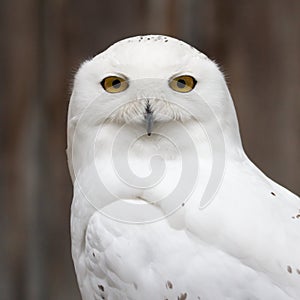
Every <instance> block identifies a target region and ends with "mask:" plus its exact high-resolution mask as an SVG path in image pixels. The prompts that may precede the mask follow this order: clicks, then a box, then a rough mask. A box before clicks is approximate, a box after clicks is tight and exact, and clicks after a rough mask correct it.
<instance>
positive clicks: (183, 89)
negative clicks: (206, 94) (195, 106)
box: [169, 75, 197, 93]
mask: <svg viewBox="0 0 300 300" xmlns="http://www.w3.org/2000/svg"><path fill="white" fill-rule="evenodd" d="M196 83H197V81H196V79H195V78H194V77H192V76H189V75H182V76H178V77H176V78H172V79H171V80H170V82H169V86H170V88H171V89H172V90H174V91H176V92H180V93H188V92H190V91H191V90H192V89H193V88H194V87H195V85H196Z"/></svg>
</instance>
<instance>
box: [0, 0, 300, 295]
mask: <svg viewBox="0 0 300 300" xmlns="http://www.w3.org/2000/svg"><path fill="white" fill-rule="evenodd" d="M0 24H1V26H0V34H1V39H0V43H1V48H0V62H1V72H0V77H1V80H0V95H1V98H0V99H1V104H0V105H1V106H0V125H1V127H0V128H1V129H0V130H1V131H0V150H1V152H0V164H1V168H0V199H1V201H0V211H1V217H0V234H1V241H2V242H1V243H0V298H1V299H2V300H7V299H9V300H19V299H22V300H37V299H43V300H47V299H53V300H54V299H55V300H57V299H64V300H65V299H72V300H76V299H77V300H78V299H80V297H79V292H78V288H77V284H76V281H75V275H74V271H73V266H72V262H71V256H70V236H69V207H70V203H71V197H72V190H71V182H70V179H69V175H68V170H67V165H66V157H65V147H66V133H65V127H66V112H67V106H68V99H69V95H70V86H71V81H72V77H73V74H74V72H75V71H76V69H77V67H78V66H79V63H80V62H81V61H82V60H84V59H86V58H89V57H91V56H93V55H95V54H96V53H98V52H100V51H102V50H104V49H105V48H106V47H108V46H109V45H110V44H112V43H114V42H115V41H117V40H119V39H122V38H125V37H128V36H132V35H138V34H141V33H162V34H168V35H171V36H175V37H178V38H180V39H183V40H185V41H187V42H188V43H190V44H192V45H194V46H196V47H197V48H199V49H201V50H202V51H203V52H205V53H206V54H208V55H209V56H210V57H211V58H213V59H215V60H216V61H217V62H218V63H219V64H220V65H221V66H222V69H223V70H224V72H225V74H226V75H227V80H228V83H229V87H230V90H231V92H232V95H233V97H234V100H235V105H236V108H237V111H238V115H239V120H240V127H241V132H242V137H243V141H244V146H245V149H246V152H247V153H248V154H249V156H250V158H252V159H253V160H254V162H255V163H256V164H257V165H258V166H259V167H260V168H261V169H262V170H263V171H264V172H265V173H267V174H268V175H269V176H270V177H271V178H273V179H274V180H276V181H278V182H279V183H281V184H283V185H284V186H286V187H288V188H289V189H291V190H292V191H294V192H296V193H298V194H299V192H300V182H299V175H300V173H299V169H300V168H299V165H300V151H299V149H300V137H299V136H300V122H299V120H300V112H299V111H300V84H299V78H300V1H298V0H272V1H271V0H264V1H260V0H253V1H234V0H207V1H204V0H130V1H124V0H114V1H102V0H90V1H86V2H83V1H79V0H73V1H71V0H22V1H11V0H2V1H1V3H0Z"/></svg>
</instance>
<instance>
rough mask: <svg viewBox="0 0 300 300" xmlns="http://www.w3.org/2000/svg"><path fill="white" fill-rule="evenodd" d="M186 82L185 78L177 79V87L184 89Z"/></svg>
mask: <svg viewBox="0 0 300 300" xmlns="http://www.w3.org/2000/svg"><path fill="white" fill-rule="evenodd" d="M185 85H186V83H185V80H184V79H179V80H177V87H178V88H179V89H183V88H184V87H185Z"/></svg>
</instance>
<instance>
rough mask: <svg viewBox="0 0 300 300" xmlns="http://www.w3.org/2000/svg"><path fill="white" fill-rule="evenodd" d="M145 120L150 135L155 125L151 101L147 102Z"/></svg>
mask: <svg viewBox="0 0 300 300" xmlns="http://www.w3.org/2000/svg"><path fill="white" fill-rule="evenodd" d="M145 121H146V130H147V134H148V136H150V135H151V132H152V127H153V111H151V108H150V104H149V103H147V106H146V113H145Z"/></svg>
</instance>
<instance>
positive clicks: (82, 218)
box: [67, 35, 300, 300]
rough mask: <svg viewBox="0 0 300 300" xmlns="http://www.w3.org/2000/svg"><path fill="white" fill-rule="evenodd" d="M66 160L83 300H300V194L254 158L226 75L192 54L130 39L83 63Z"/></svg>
mask: <svg viewBox="0 0 300 300" xmlns="http://www.w3.org/2000/svg"><path fill="white" fill-rule="evenodd" d="M180 76H186V77H184V80H186V82H183V83H182V81H180V80H182V77H180ZM105 78H108V79H107V80H106V79H105ZM111 78H112V79H111ZM176 78H181V79H179V81H180V82H179V83H178V80H177V79H176ZM190 78H193V80H195V82H192V81H191V83H189V84H188V80H190ZM105 80H106V81H105ZM109 80H117V81H114V83H113V84H110V81H109ZM122 80H124V82H123V81H122ZM174 80H175V81H174ZM172 82H173V83H174V82H175V88H174V86H172ZM176 84H177V85H176ZM182 84H183V85H182ZM189 85H190V86H189ZM183 86H184V88H190V90H188V91H186V90H180V89H181V88H183ZM111 89H112V90H111ZM174 89H175V90H174ZM182 91H183V92H182ZM147 133H148V134H151V135H150V136H149V135H147ZM67 154H68V161H69V168H70V173H71V176H72V179H73V183H74V198H73V203H72V212H71V234H72V256H73V260H74V265H75V269H76V274H77V279H78V283H79V287H80V291H81V294H82V298H83V299H84V300H92V299H107V300H127V299H128V300H129V299H130V300H133V299H138V300H140V299H145V300H148V299H149V300H150V299H161V300H166V299H168V300H172V299H174V300H185V299H188V300H189V299H196V300H198V299H201V300H219V299H234V300H243V299H245V300H246V299H251V300H253V299H261V300H267V299H270V300H271V299H272V300H274V299H275V300H281V299H293V300H296V299H300V214H299V209H300V201H299V198H298V197H297V196H296V195H294V194H292V193H291V192H289V191H288V190H286V189H285V188H283V187H281V186H279V185H278V184H276V183H274V182H273V181H272V180H270V179H269V178H267V177H266V176H265V175H264V174H263V173H262V172H261V171H260V170H259V169H257V168H256V167H255V166H254V165H253V164H252V163H251V161H250V160H249V159H248V158H247V156H246V154H245V153H244V151H243V148H242V144H241V140H240V135H239V129H238V122H237V118H236V114H235V110H234V106H233V103H232V100H231V96H230V94H229V91H228V89H227V86H226V83H225V80H224V78H223V75H222V73H221V72H220V71H219V70H218V68H217V66H216V65H215V63H214V62H212V61H211V60H209V59H208V58H207V57H206V56H205V55H204V54H202V53H200V52H198V51H197V50H196V49H194V48H192V47H191V46H189V45H187V44H185V43H183V42H181V41H178V40H176V39H174V38H170V37H163V36H155V35H153V36H143V37H133V38H130V39H126V40H123V41H120V42H118V43H116V44H114V45H113V46H111V47H110V48H108V49H107V50H106V51H104V52H103V53H101V54H99V55H97V56H96V57H94V58H93V59H91V60H90V61H87V62H85V63H84V64H83V65H82V66H81V67H80V69H79V71H78V73H77V74H76V76H75V81H74V89H73V93H72V97H71V102H70V107H69V116H68V149H67ZM157 155H158V156H159V157H157ZM151 158H152V160H151ZM182 174H183V175H182ZM204 198H205V199H204ZM203 199H204V200H203ZM201 201H202V202H201ZM203 201H204V202H203Z"/></svg>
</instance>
